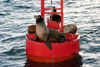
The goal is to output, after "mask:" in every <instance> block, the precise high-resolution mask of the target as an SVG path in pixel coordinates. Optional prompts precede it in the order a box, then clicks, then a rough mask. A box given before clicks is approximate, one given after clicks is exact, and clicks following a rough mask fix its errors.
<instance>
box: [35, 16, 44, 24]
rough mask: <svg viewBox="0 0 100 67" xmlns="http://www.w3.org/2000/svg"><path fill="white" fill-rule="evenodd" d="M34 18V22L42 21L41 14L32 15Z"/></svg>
mask: <svg viewBox="0 0 100 67" xmlns="http://www.w3.org/2000/svg"><path fill="white" fill-rule="evenodd" d="M34 18H35V19H36V23H41V22H43V21H44V18H43V17H42V16H41V15H34Z"/></svg>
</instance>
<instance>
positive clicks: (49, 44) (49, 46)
mask: <svg viewBox="0 0 100 67" xmlns="http://www.w3.org/2000/svg"><path fill="white" fill-rule="evenodd" d="M44 43H45V44H46V46H47V47H48V48H49V49H50V50H52V44H51V42H44Z"/></svg>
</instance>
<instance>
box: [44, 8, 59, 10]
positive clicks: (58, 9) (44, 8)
mask: <svg viewBox="0 0 100 67" xmlns="http://www.w3.org/2000/svg"><path fill="white" fill-rule="evenodd" d="M44 10H51V8H44ZM56 10H61V8H56Z"/></svg>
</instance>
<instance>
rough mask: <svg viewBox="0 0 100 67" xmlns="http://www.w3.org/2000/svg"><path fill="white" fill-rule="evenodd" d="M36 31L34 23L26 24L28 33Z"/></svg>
mask: <svg viewBox="0 0 100 67" xmlns="http://www.w3.org/2000/svg"><path fill="white" fill-rule="evenodd" d="M35 32H36V25H30V26H28V33H29V34H34V33H35Z"/></svg>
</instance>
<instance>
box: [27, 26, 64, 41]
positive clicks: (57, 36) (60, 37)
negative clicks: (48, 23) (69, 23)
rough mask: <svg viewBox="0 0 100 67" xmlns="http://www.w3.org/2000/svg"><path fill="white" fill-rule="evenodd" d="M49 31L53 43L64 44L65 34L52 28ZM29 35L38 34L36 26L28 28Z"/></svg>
mask: <svg viewBox="0 0 100 67" xmlns="http://www.w3.org/2000/svg"><path fill="white" fill-rule="evenodd" d="M48 30H49V36H50V41H51V42H64V39H65V35H64V33H62V32H59V31H57V30H54V29H50V28H48ZM28 33H29V34H35V33H36V25H30V26H29V27H28Z"/></svg>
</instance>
